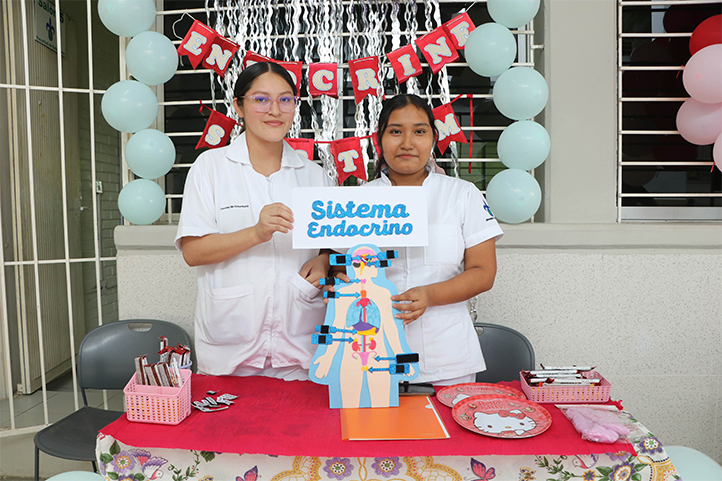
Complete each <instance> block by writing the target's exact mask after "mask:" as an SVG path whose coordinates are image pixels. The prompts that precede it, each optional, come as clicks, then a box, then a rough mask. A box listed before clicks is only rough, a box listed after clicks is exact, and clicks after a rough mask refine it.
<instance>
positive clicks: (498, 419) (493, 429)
mask: <svg viewBox="0 0 722 481" xmlns="http://www.w3.org/2000/svg"><path fill="white" fill-rule="evenodd" d="M452 415H453V416H454V420H455V421H456V422H457V423H459V424H461V425H462V426H463V427H465V428H466V429H468V430H470V431H474V432H475V433H478V434H483V435H484V436H491V437H493V438H505V439H521V438H530V437H532V436H536V435H537V434H541V433H543V432H544V431H546V430H547V429H549V426H551V425H552V417H551V415H550V414H549V411H547V410H546V409H544V408H543V407H542V406H540V405H539V404H537V403H535V402H532V401H529V400H526V399H521V398H516V397H512V396H504V397H499V396H497V395H493V394H492V395H483V394H482V395H480V396H471V397H469V398H466V399H462V400H461V401H459V402H457V403H456V405H455V406H454V409H453V410H452Z"/></svg>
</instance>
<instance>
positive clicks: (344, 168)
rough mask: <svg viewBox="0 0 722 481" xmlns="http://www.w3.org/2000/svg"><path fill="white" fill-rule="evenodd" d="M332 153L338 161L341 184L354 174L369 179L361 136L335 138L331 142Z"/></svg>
mask: <svg viewBox="0 0 722 481" xmlns="http://www.w3.org/2000/svg"><path fill="white" fill-rule="evenodd" d="M331 155H333V158H334V161H335V162H336V173H337V174H338V183H339V185H340V184H341V183H343V181H344V180H346V179H347V178H349V177H350V176H352V175H353V176H354V177H356V178H358V179H361V180H367V179H368V176H367V175H366V164H365V163H364V158H363V152H362V149H361V139H360V138H359V137H347V138H345V139H340V140H334V141H333V142H331Z"/></svg>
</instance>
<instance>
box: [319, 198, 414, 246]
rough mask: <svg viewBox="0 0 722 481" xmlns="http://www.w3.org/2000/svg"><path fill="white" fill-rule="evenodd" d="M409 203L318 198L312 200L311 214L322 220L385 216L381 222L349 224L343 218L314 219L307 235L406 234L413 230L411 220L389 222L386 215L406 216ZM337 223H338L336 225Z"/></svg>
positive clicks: (391, 217) (407, 215) (394, 217)
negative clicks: (330, 222) (391, 203)
mask: <svg viewBox="0 0 722 481" xmlns="http://www.w3.org/2000/svg"><path fill="white" fill-rule="evenodd" d="M409 215H410V214H409V213H408V212H407V208H406V204H396V205H390V204H366V203H363V204H358V205H356V203H354V202H353V201H348V202H346V204H343V203H341V202H333V201H331V200H329V201H326V202H325V203H324V201H323V200H320V199H317V200H314V201H313V202H312V203H311V217H312V218H313V219H314V220H316V221H320V220H323V219H352V218H355V217H357V218H359V219H382V222H380V223H379V222H370V223H366V224H347V223H346V221H345V220H342V221H341V222H339V223H338V224H336V223H332V224H319V223H318V222H311V223H309V224H308V229H307V235H308V237H311V238H319V237H357V236H361V237H368V236H371V235H377V236H390V235H395V236H405V235H410V234H411V233H412V232H413V231H414V226H413V225H412V224H411V223H408V222H407V223H404V224H401V223H399V222H389V221H388V220H387V219H405V218H407V217H409ZM334 224H335V225H334Z"/></svg>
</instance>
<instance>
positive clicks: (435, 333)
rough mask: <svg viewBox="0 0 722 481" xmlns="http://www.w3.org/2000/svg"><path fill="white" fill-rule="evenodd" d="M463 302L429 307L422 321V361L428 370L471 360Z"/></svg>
mask: <svg viewBox="0 0 722 481" xmlns="http://www.w3.org/2000/svg"><path fill="white" fill-rule="evenodd" d="M460 309H464V307H463V306H461V307H459V306H456V305H452V306H441V307H437V308H435V309H433V310H432V312H429V311H426V312H425V313H424V315H423V316H421V318H420V319H419V320H420V321H421V337H422V343H423V346H424V347H423V355H422V362H423V363H424V366H426V370H427V371H435V370H437V369H440V368H442V367H447V366H454V365H460V364H465V363H467V362H469V345H468V339H467V338H466V335H467V329H466V326H464V322H465V321H466V322H468V320H467V319H466V318H465V316H464V314H465V313H464V311H463V310H460Z"/></svg>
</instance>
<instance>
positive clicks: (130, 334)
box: [78, 319, 191, 390]
mask: <svg viewBox="0 0 722 481" xmlns="http://www.w3.org/2000/svg"><path fill="white" fill-rule="evenodd" d="M160 336H165V337H167V338H168V344H169V345H171V346H175V345H176V344H177V343H181V344H182V345H184V346H191V339H190V336H188V333H187V332H186V331H185V330H184V329H183V328H182V327H181V326H179V325H178V324H173V323H172V322H168V321H159V320H155V319H132V320H126V321H118V322H112V323H109V324H104V325H102V326H100V327H98V328H96V329H94V330H92V331H90V332H89V333H88V334H86V336H85V338H84V339H83V342H82V343H81V344H80V350H79V353H78V382H79V384H80V388H81V389H83V390H85V389H88V388H90V389H123V388H124V387H125V385H126V384H127V383H128V381H129V380H130V377H131V376H132V375H133V373H134V372H135V362H134V359H135V358H136V357H137V356H141V355H147V356H148V362H149V363H156V362H158V357H159V356H158V350H159V347H160V341H159V340H158V338H159V337H160Z"/></svg>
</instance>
